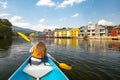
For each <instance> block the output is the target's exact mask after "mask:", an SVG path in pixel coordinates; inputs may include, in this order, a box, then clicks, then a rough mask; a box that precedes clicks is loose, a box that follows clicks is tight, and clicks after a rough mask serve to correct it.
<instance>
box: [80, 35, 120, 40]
mask: <svg viewBox="0 0 120 80" xmlns="http://www.w3.org/2000/svg"><path fill="white" fill-rule="evenodd" d="M79 39H83V37H79ZM88 39H94V40H95V39H97V40H120V36H100V37H98V36H89V37H88Z"/></svg>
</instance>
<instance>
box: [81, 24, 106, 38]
mask: <svg viewBox="0 0 120 80" xmlns="http://www.w3.org/2000/svg"><path fill="white" fill-rule="evenodd" d="M107 34H108V31H107V28H106V27H105V26H101V25H97V24H90V25H87V26H82V27H80V36H90V37H92V36H97V37H100V36H107Z"/></svg>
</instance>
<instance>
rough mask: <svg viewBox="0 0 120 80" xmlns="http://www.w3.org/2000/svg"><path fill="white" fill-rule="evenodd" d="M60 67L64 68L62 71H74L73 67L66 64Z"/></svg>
mask: <svg viewBox="0 0 120 80" xmlns="http://www.w3.org/2000/svg"><path fill="white" fill-rule="evenodd" d="M59 66H60V67H61V68H62V69H66V70H71V69H72V66H69V65H67V64H65V63H60V64H59Z"/></svg>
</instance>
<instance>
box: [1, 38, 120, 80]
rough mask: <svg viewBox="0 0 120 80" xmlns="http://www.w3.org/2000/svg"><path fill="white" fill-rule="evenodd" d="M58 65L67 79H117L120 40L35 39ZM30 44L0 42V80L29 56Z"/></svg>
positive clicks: (3, 79)
mask: <svg viewBox="0 0 120 80" xmlns="http://www.w3.org/2000/svg"><path fill="white" fill-rule="evenodd" d="M40 40H42V41H44V42H45V44H46V46H47V51H48V52H49V53H50V54H51V55H52V56H53V57H55V58H56V59H57V60H58V61H59V62H64V63H66V64H69V65H71V66H72V67H73V68H72V70H69V71H68V70H63V69H61V70H62V71H63V72H64V73H65V74H66V76H68V78H69V79H70V80H120V41H115V40H114V41H108V40H89V41H84V40H79V39H38V40H37V41H36V42H38V41H40ZM30 48H31V44H30V43H29V42H26V41H25V40H23V39H22V38H19V39H13V40H7V41H4V40H0V80H7V79H8V78H9V77H10V76H11V75H12V73H13V72H14V71H15V70H16V69H17V68H18V67H19V66H20V65H21V64H22V63H23V62H24V61H25V60H26V58H28V57H29V56H30V53H29V52H28V51H29V49H30Z"/></svg>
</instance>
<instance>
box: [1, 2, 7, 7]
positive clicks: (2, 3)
mask: <svg viewBox="0 0 120 80" xmlns="http://www.w3.org/2000/svg"><path fill="white" fill-rule="evenodd" d="M0 4H1V6H2V7H3V9H6V8H7V2H2V1H0Z"/></svg>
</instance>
